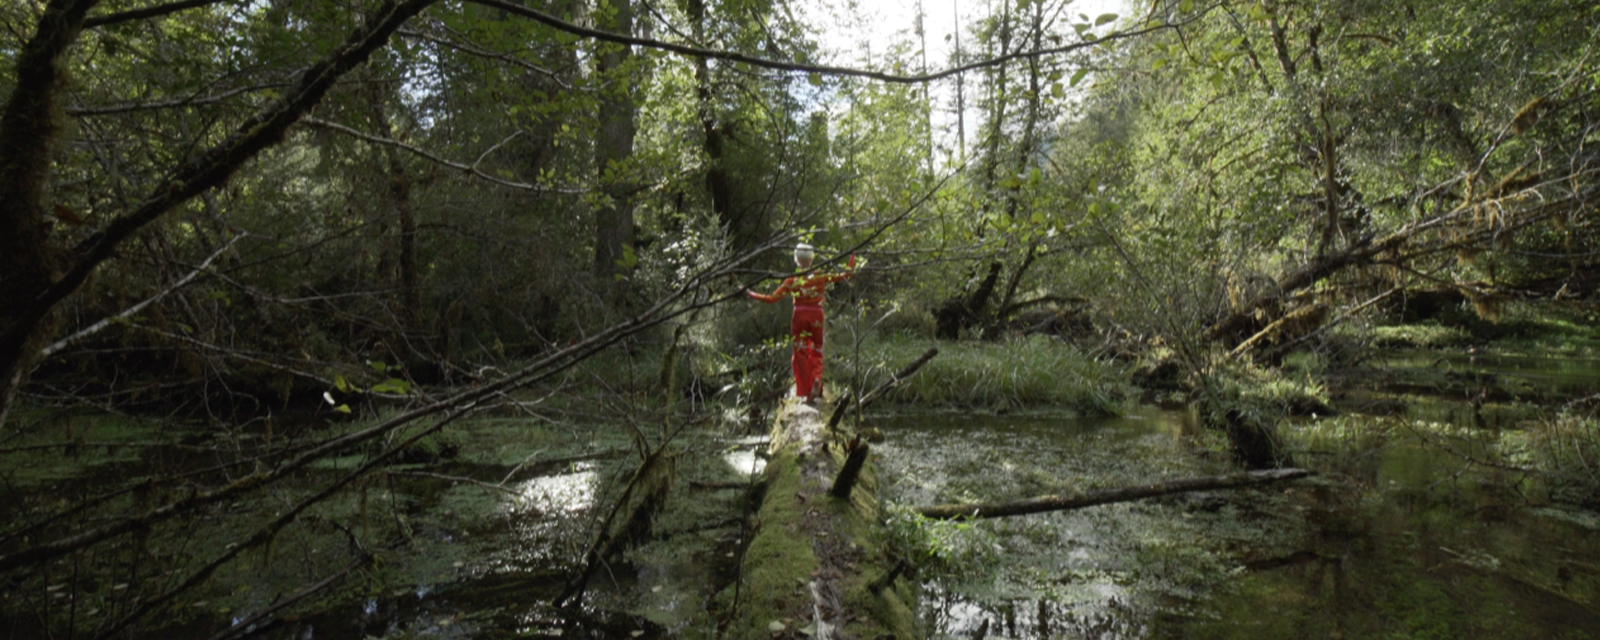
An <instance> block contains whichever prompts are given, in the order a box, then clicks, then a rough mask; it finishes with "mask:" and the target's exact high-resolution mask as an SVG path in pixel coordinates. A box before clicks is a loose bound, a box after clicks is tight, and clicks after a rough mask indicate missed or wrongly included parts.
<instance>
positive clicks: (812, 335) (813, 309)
mask: <svg viewBox="0 0 1600 640" xmlns="http://www.w3.org/2000/svg"><path fill="white" fill-rule="evenodd" d="M855 267H856V257H855V256H850V269H851V271H846V272H844V273H827V274H824V273H815V274H812V275H809V276H795V277H791V278H785V279H784V280H783V284H782V285H780V286H779V287H778V290H777V291H774V292H772V293H771V294H770V295H768V294H762V293H756V292H754V291H751V292H749V293H750V297H752V298H755V299H757V300H760V301H762V302H765V303H768V304H771V303H774V302H777V301H779V300H782V299H783V298H784V297H785V296H794V317H793V318H792V319H791V320H790V321H789V334H790V335H791V336H792V337H793V338H794V354H793V355H792V356H790V358H789V364H790V366H791V367H792V368H793V369H794V393H795V395H796V396H799V397H801V398H811V397H812V393H817V394H819V395H820V394H821V393H822V337H823V322H824V318H823V315H822V294H823V292H824V291H825V290H827V287H828V285H830V284H833V283H835V282H838V281H840V280H845V279H848V278H849V277H850V276H853V275H855V272H854V269H855Z"/></svg>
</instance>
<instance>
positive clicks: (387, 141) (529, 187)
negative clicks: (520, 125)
mask: <svg viewBox="0 0 1600 640" xmlns="http://www.w3.org/2000/svg"><path fill="white" fill-rule="evenodd" d="M301 122H302V123H304V124H307V125H310V126H313V127H322V128H324V129H331V130H333V131H337V132H339V133H342V134H345V135H347V136H350V137H352V138H356V139H359V140H364V141H366V142H371V143H373V144H381V145H386V146H390V147H394V148H396V149H402V150H405V151H409V152H411V153H414V154H416V155H418V156H421V157H423V158H425V159H427V160H428V161H429V162H433V163H435V164H439V165H442V166H446V167H449V168H451V169H455V170H457V171H460V172H462V173H466V174H470V175H472V176H473V177H475V178H478V179H479V180H483V181H486V182H492V183H494V184H497V185H500V186H502V187H510V188H512V189H521V190H524V191H534V192H537V193H560V194H565V195H581V194H584V193H588V192H589V190H588V189H573V188H562V187H541V186H538V185H534V184H528V183H526V182H512V181H510V180H503V179H500V178H496V177H494V176H492V175H489V174H487V173H484V172H482V171H480V170H478V162H483V156H479V157H478V162H474V163H473V164H472V165H471V166H468V165H464V164H461V163H459V162H452V161H450V160H446V159H444V158H441V157H439V156H437V155H434V154H433V153H430V152H429V151H427V150H425V149H422V148H421V147H417V146H414V145H409V144H406V143H404V142H401V141H399V140H395V139H393V138H384V137H380V136H375V135H372V134H369V133H362V132H360V131H357V130H355V129H352V128H350V127H347V126H344V125H342V124H339V123H337V122H329V121H327V120H323V119H321V118H306V119H304V120H302V121H301ZM519 133H520V132H519ZM512 135H513V136H515V134H512ZM510 140H511V139H510V138H506V139H505V140H502V141H501V142H500V144H497V145H495V146H494V147H491V148H489V150H488V151H485V152H483V155H485V156H486V155H488V154H489V153H490V152H492V151H494V150H495V149H496V148H498V147H499V146H500V145H502V144H505V143H506V142H508V141H510Z"/></svg>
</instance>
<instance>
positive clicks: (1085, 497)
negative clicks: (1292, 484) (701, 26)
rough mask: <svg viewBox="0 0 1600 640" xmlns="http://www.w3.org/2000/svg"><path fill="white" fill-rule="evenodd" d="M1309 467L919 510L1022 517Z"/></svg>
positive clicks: (1275, 476)
mask: <svg viewBox="0 0 1600 640" xmlns="http://www.w3.org/2000/svg"><path fill="white" fill-rule="evenodd" d="M1311 474H1312V472H1311V471H1310V470H1307V469H1270V470H1266V471H1251V472H1248V473H1233V474H1228V475H1221V476H1207V477H1202V478H1183V479H1179V480H1166V481H1163V482H1155V483H1151V484H1141V485H1134V486H1131V487H1119V488H1116V489H1104V490H1100V491H1091V492H1088V493H1076V494H1068V495H1059V496H1039V497H1036V498H1026V499H1023V500H1012V501H1009V502H988V503H982V504H944V505H939V506H934V507H922V508H919V509H917V513H920V514H922V516H923V517H925V518H934V519H939V520H953V519H956V518H1003V517H1006V516H1020V515H1025V514H1029V513H1043V512H1046V511H1068V510H1072V509H1082V508H1084V507H1092V506H1095V505H1102V504H1111V503H1113V502H1128V501H1132V500H1142V499H1144V498H1153V497H1156V496H1164V495H1170V494H1174V493H1187V492H1190V491H1209V490H1213V489H1236V488H1239V487H1251V486H1256V485H1263V484H1271V483H1274V482H1282V481H1284V480H1294V479H1296V478H1304V477H1306V476H1309V475H1311Z"/></svg>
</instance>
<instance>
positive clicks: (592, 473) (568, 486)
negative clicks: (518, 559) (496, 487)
mask: <svg viewBox="0 0 1600 640" xmlns="http://www.w3.org/2000/svg"><path fill="white" fill-rule="evenodd" d="M599 481H600V476H599V473H598V471H597V470H596V466H595V463H593V462H579V463H575V464H574V465H573V470H572V471H571V472H569V473H558V474H553V475H548V476H539V477H537V478H532V479H529V480H525V481H523V482H519V483H517V484H516V485H514V488H513V491H514V492H515V493H516V497H515V498H514V499H512V500H508V501H506V503H505V509H506V512H507V513H508V514H519V515H532V514H555V513H560V512H565V513H578V512H582V511H586V510H588V509H589V507H591V506H594V492H595V487H596V486H598V485H599Z"/></svg>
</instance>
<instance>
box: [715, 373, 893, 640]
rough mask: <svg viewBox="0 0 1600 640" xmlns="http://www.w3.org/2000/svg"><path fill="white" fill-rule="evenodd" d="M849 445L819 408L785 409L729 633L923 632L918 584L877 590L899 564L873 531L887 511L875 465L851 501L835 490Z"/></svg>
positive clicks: (853, 634)
mask: <svg viewBox="0 0 1600 640" xmlns="http://www.w3.org/2000/svg"><path fill="white" fill-rule="evenodd" d="M834 437H838V436H837V434H835V436H834ZM841 444H842V442H841V441H839V440H830V436H829V434H828V432H827V431H826V430H825V429H824V424H823V422H822V416H821V414H820V413H819V412H818V411H817V410H816V409H813V408H811V407H807V406H805V405H802V404H798V403H790V404H785V405H784V406H783V407H781V408H780V409H779V411H778V415H777V419H776V421H775V423H774V426H773V434H772V445H771V451H770V453H771V456H772V457H771V461H770V462H769V463H768V464H767V470H766V483H767V491H766V495H765V497H764V499H763V501H762V505H761V511H760V515H759V521H758V523H757V530H756V534H755V536H754V537H753V538H752V539H751V541H750V546H749V547H748V548H747V549H746V550H745V554H744V560H743V563H742V568H741V575H740V582H739V585H738V587H737V588H736V594H735V595H734V597H733V599H734V602H733V606H734V615H733V617H732V619H731V623H730V624H729V627H728V628H727V630H726V633H725V634H724V635H725V637H729V638H884V637H892V638H897V639H902V638H903V639H910V638H920V637H922V636H921V632H920V629H919V628H918V625H917V618H916V612H915V609H914V603H915V596H916V594H915V593H914V591H913V589H914V587H911V586H908V585H906V582H907V581H904V580H901V581H898V582H897V583H896V585H894V588H887V589H879V590H874V589H872V588H870V587H871V584H870V583H871V582H872V579H873V578H874V577H877V576H882V575H884V574H885V573H887V572H889V571H890V570H891V569H892V565H893V564H894V562H893V561H892V560H891V559H889V558H888V557H887V555H886V554H885V553H884V552H883V550H882V549H879V548H878V547H877V545H876V544H874V543H873V541H872V540H871V539H870V537H869V533H870V531H871V528H872V527H873V526H874V524H875V523H877V522H878V521H879V519H880V516H881V514H880V505H879V502H878V487H877V477H876V474H875V472H874V471H873V469H872V466H871V464H870V463H868V464H867V465H866V466H865V468H863V469H862V470H861V472H860V474H859V475H858V476H857V479H856V481H855V491H852V492H851V495H850V497H849V498H847V499H841V498H836V497H833V496H831V495H829V490H830V489H831V488H832V484H833V480H834V478H835V475H836V473H837V471H838V470H839V469H840V467H841V465H842V464H843V462H844V457H845V455H846V454H845V451H844V447H843V446H841ZM775 623H776V624H775ZM780 625H781V628H780Z"/></svg>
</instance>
